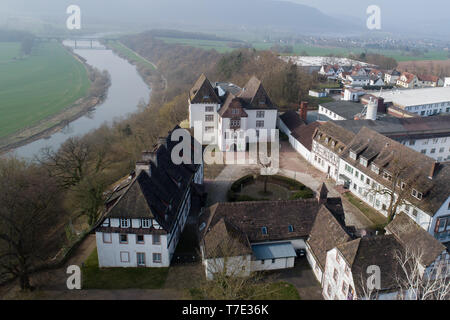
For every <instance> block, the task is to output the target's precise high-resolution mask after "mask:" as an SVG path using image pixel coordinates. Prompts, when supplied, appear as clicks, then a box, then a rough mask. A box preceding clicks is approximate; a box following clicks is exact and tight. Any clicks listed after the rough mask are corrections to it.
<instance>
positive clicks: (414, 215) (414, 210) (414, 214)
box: [412, 209, 418, 218]
mask: <svg viewBox="0 0 450 320" xmlns="http://www.w3.org/2000/svg"><path fill="white" fill-rule="evenodd" d="M417 213H418V212H417V209H413V211H412V215H413V217H414V218H417Z"/></svg>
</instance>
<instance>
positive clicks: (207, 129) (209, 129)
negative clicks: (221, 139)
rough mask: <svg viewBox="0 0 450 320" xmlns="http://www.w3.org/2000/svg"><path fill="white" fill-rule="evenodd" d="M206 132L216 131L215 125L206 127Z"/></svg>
mask: <svg viewBox="0 0 450 320" xmlns="http://www.w3.org/2000/svg"><path fill="white" fill-rule="evenodd" d="M205 132H206V133H209V132H214V127H205Z"/></svg>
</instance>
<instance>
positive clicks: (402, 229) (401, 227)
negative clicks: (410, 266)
mask: <svg viewBox="0 0 450 320" xmlns="http://www.w3.org/2000/svg"><path fill="white" fill-rule="evenodd" d="M386 230H387V231H388V232H389V233H392V234H393V235H394V236H395V237H396V238H397V239H398V240H399V241H400V242H401V243H402V244H403V246H404V247H405V248H406V249H407V250H413V252H414V253H415V254H417V255H418V256H419V255H420V258H421V263H423V265H424V266H425V267H428V266H430V265H431V264H432V263H433V262H434V261H436V259H437V257H439V255H441V254H442V252H444V251H445V250H446V248H445V246H444V245H443V244H442V243H440V242H439V241H438V240H436V239H435V238H433V236H432V235H431V234H429V233H428V232H427V231H425V230H424V229H423V228H421V227H420V226H419V225H418V224H417V223H415V222H414V221H413V220H412V219H411V218H410V217H408V215H407V214H406V213H404V212H400V213H399V214H397V215H396V217H395V218H394V220H393V221H392V222H391V223H389V224H388V225H387V226H386Z"/></svg>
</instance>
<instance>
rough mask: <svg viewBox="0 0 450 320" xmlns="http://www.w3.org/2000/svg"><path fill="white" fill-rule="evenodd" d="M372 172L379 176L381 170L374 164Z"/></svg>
mask: <svg viewBox="0 0 450 320" xmlns="http://www.w3.org/2000/svg"><path fill="white" fill-rule="evenodd" d="M372 171H373V172H375V173H376V174H379V173H380V168H378V167H377V166H376V165H374V164H372Z"/></svg>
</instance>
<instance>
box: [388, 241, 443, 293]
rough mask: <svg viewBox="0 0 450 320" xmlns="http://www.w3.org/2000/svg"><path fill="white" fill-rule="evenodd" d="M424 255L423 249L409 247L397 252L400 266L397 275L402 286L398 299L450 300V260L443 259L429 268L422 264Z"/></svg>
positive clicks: (399, 284)
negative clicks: (449, 271)
mask: <svg viewBox="0 0 450 320" xmlns="http://www.w3.org/2000/svg"><path fill="white" fill-rule="evenodd" d="M422 256H423V252H422V251H420V250H412V249H409V248H406V249H405V250H404V251H403V252H396V260H397V262H398V264H399V266H400V270H399V272H398V274H397V275H396V279H397V283H398V286H399V288H400V291H399V296H398V299H401V300H449V299H450V278H449V273H448V270H449V260H448V259H442V260H440V263H438V264H436V265H434V266H433V267H432V269H430V270H427V269H425V268H424V267H423V265H422V264H421V261H422Z"/></svg>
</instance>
